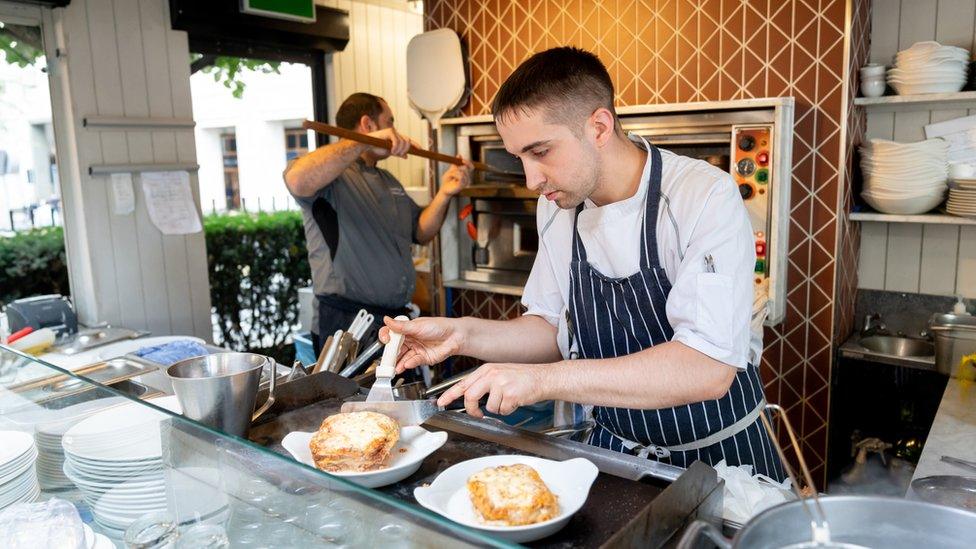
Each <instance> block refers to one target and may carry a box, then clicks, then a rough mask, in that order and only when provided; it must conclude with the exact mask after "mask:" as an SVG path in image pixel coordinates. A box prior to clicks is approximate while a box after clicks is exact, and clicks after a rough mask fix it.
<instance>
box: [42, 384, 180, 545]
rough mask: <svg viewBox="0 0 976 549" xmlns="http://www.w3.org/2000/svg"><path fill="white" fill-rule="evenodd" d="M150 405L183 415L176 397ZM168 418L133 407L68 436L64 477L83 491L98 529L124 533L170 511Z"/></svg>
mask: <svg viewBox="0 0 976 549" xmlns="http://www.w3.org/2000/svg"><path fill="white" fill-rule="evenodd" d="M151 402H152V404H155V405H156V406H159V407H161V408H164V409H167V410H170V411H173V412H176V413H179V412H180V407H179V402H177V400H176V397H175V396H170V397H163V398H158V399H154V400H152V401H151ZM168 417H169V416H168V415H166V414H164V413H162V412H159V411H157V410H153V409H151V408H149V407H146V406H143V405H142V404H139V403H129V404H124V405H122V406H116V407H112V408H109V409H107V410H103V411H100V412H98V413H95V414H93V415H91V416H89V417H87V418H85V419H83V420H81V421H79V422H78V423H77V424H75V425H73V426H72V427H70V428H69V429H68V430H67V431H65V432H64V436H63V437H62V439H61V444H62V447H63V449H64V469H63V472H64V476H65V477H66V478H68V479H69V480H70V481H71V482H72V483H73V484H74V485H75V486H77V487H78V489H79V490H80V491H81V492H82V494H83V495H84V497H85V500H86V501H87V502H88V504H89V505H90V506H91V508H92V514H93V515H94V517H95V521H96V522H98V523H99V525H101V526H103V527H105V528H106V529H108V530H117V531H121V530H125V528H126V527H128V525H129V524H130V523H132V522H133V521H135V520H136V519H138V518H139V517H141V516H142V515H144V514H146V513H152V512H159V511H165V510H166V482H165V478H164V474H163V459H162V442H161V438H160V423H161V422H162V421H163V420H165V419H167V418H168Z"/></svg>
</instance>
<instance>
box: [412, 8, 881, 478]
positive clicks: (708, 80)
mask: <svg viewBox="0 0 976 549" xmlns="http://www.w3.org/2000/svg"><path fill="white" fill-rule="evenodd" d="M424 6H425V10H426V16H425V25H426V28H427V29H435V28H444V27H447V28H451V29H454V30H455V31H457V33H458V34H459V35H460V36H461V38H462V40H463V41H464V42H466V44H467V46H468V49H469V51H470V64H471V87H472V95H471V99H470V101H469V103H468V105H467V106H466V107H465V109H464V114H466V115H476V114H486V113H488V112H489V109H490V104H491V100H492V99H493V98H494V95H495V92H496V91H497V90H498V87H499V86H500V85H501V83H502V82H503V81H504V79H505V77H506V76H507V75H508V74H509V73H510V72H511V71H512V70H513V69H514V68H515V67H516V66H517V65H518V64H519V63H520V62H521V61H522V60H524V59H525V58H526V57H528V56H529V55H531V54H532V53H533V52H536V51H540V50H543V49H546V48H548V47H552V46H556V45H565V44H569V45H575V46H579V47H584V48H587V49H590V50H591V51H594V52H596V53H597V54H598V55H599V56H600V58H601V59H602V60H603V62H604V63H605V64H606V65H607V68H608V70H609V72H610V75H611V77H612V78H613V79H614V82H615V84H616V88H617V89H616V92H617V96H616V102H617V104H619V105H641V104H651V103H671V102H690V101H714V100H730V99H744V98H750V97H775V96H781V95H792V96H794V97H795V98H796V102H797V105H796V113H795V116H796V118H795V120H796V123H795V126H794V128H793V131H794V147H793V164H794V165H793V176H792V179H793V180H792V181H791V182H790V185H791V189H792V193H793V195H792V205H791V208H792V212H791V223H790V256H789V265H788V278H789V284H790V288H791V291H790V294H789V297H788V303H787V316H786V320H785V321H784V322H783V323H782V324H781V325H779V326H776V327H774V328H768V329H766V334H765V339H764V343H765V349H766V350H765V353H764V355H763V359H762V375H763V378H764V380H765V382H766V386H767V390H768V397H769V399H770V401H774V402H779V403H780V404H783V405H784V406H786V407H787V409H790V410H793V411H794V415H795V419H794V422H795V423H798V424H802V427H801V428H800V436H801V438H802V439H803V444H804V455H805V456H806V457H807V459H808V461H809V463H810V466H811V467H812V468H814V469H815V471H816V472H818V474H819V475H821V476H820V478H821V479H822V475H823V474H824V471H825V466H824V459H823V456H825V455H826V440H827V437H826V431H827V428H828V426H827V423H826V419H825V418H826V417H827V402H828V395H827V393H828V391H829V379H830V368H831V356H832V347H833V346H834V345H835V344H836V342H838V341H839V340H842V339H843V338H844V337H845V336H846V335H847V334H849V333H850V330H851V323H852V316H853V308H854V292H855V289H856V287H857V280H856V277H857V256H858V253H857V252H858V243H859V233H858V227H857V224H852V223H850V222H848V221H847V215H846V214H847V213H848V212H850V207H851V202H852V193H851V188H850V187H851V181H852V180H853V179H852V170H854V169H855V168H856V166H855V165H854V163H853V162H852V151H854V150H855V147H856V146H857V144H858V143H859V142H860V140H861V139H862V138H863V135H864V130H865V120H864V116H863V113H861V112H859V110H858V109H855V108H854V106H853V101H852V99H853V97H854V96H855V93H856V87H857V68H858V67H860V66H861V65H863V63H864V62H865V60H866V59H867V53H868V46H869V44H868V41H869V26H870V2H869V0H850V1H848V0H783V1H746V0H738V1H737V0H591V1H584V0H576V1H568V2H567V1H555V0H513V1H503V0H481V1H478V0H427V1H426V2H425V3H424ZM848 24H849V25H850V27H849V28H850V29H851V32H850V34H849V35H845V34H844V29H845V28H848V27H847V26H848ZM518 312H519V307H518V302H517V300H515V299H514V298H509V297H505V296H501V297H499V296H492V295H490V294H485V293H482V292H474V291H460V292H457V293H456V294H455V299H454V313H455V314H458V315H460V314H473V315H476V316H486V317H489V318H508V317H509V316H511V315H515V314H518ZM813 397H816V398H813Z"/></svg>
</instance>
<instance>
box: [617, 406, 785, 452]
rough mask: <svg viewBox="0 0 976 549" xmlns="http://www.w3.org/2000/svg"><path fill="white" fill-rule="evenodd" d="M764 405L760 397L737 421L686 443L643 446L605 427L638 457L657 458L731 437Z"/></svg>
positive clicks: (754, 416) (750, 423)
mask: <svg viewBox="0 0 976 549" xmlns="http://www.w3.org/2000/svg"><path fill="white" fill-rule="evenodd" d="M765 407H766V399H762V400H761V401H760V402H759V404H757V405H756V407H755V408H753V409H752V411H751V412H749V413H748V414H746V415H744V416H742V417H741V418H739V420H738V421H736V422H735V423H733V424H732V425H729V426H728V427H726V428H725V429H722V430H720V431H716V432H714V433H712V434H710V435H708V436H707V437H705V438H700V439H698V440H695V441H692V442H688V443H686V444H677V445H675V446H656V445H654V444H649V445H647V446H644V445H642V444H639V443H637V442H634V441H632V440H627V439H625V438H623V437H622V436H620V435H618V434H616V433H614V432H613V431H610V430H609V429H606V427H604V429H606V430H607V431H608V432H609V433H610V434H611V435H613V436H614V437H616V438H617V439H618V440H620V442H621V443H622V444H623V446H624V448H626V449H627V450H629V451H630V452H631V453H635V455H637V456H638V457H642V458H647V457H649V456H651V455H653V456H654V457H657V458H665V457H668V456H670V455H671V452H690V451H692V450H700V449H702V448H708V447H709V446H712V445H713V444H718V443H719V442H722V441H724V440H726V439H729V438H732V437H734V436H735V435H737V434H739V433H741V432H742V431H745V430H746V429H748V428H749V426H750V425H752V424H753V423H755V422H756V420H757V419H759V414H761V413H762V411H763V409H764V408H765Z"/></svg>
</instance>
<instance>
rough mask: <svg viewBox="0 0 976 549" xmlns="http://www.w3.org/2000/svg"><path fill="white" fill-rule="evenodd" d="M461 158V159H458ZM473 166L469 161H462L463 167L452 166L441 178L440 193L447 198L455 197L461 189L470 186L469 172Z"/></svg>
mask: <svg viewBox="0 0 976 549" xmlns="http://www.w3.org/2000/svg"><path fill="white" fill-rule="evenodd" d="M458 158H461V157H458ZM473 168H474V165H473V164H471V161H469V160H464V165H461V166H458V165H456V164H455V165H452V166H451V167H450V168H448V170H447V171H446V172H444V177H442V178H441V192H443V193H445V194H446V195H447V196H455V195H456V194H457V193H459V192H461V190H462V189H464V188H465V187H467V186H468V185H470V184H471V170H472V169H473Z"/></svg>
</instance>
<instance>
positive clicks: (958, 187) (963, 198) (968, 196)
mask: <svg viewBox="0 0 976 549" xmlns="http://www.w3.org/2000/svg"><path fill="white" fill-rule="evenodd" d="M946 211H947V212H949V213H950V214H952V215H960V216H963V217H976V179H956V180H954V181H953V182H952V183H951V184H950V185H949V200H947V201H946Z"/></svg>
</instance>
